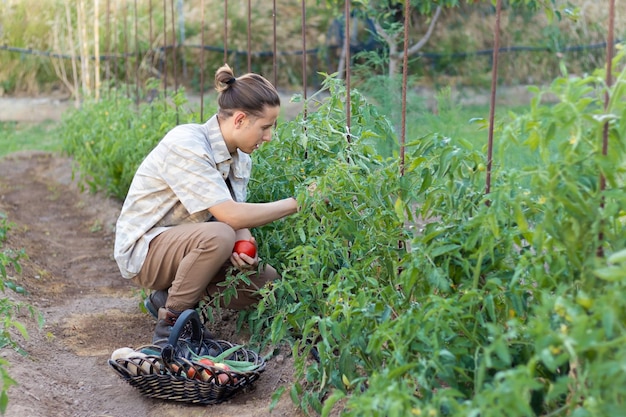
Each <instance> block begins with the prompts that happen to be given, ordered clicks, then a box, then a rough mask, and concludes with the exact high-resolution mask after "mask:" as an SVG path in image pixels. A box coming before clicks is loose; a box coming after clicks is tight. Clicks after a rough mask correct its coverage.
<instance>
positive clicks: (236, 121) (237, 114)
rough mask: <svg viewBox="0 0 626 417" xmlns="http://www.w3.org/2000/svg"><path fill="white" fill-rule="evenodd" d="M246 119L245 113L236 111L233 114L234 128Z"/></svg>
mask: <svg viewBox="0 0 626 417" xmlns="http://www.w3.org/2000/svg"><path fill="white" fill-rule="evenodd" d="M245 119H246V114H245V113H244V112H242V111H236V112H235V114H234V115H233V123H234V125H235V128H239V127H241V126H242V124H243V122H244V120H245Z"/></svg>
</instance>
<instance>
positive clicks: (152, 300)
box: [143, 290, 167, 319]
mask: <svg viewBox="0 0 626 417" xmlns="http://www.w3.org/2000/svg"><path fill="white" fill-rule="evenodd" d="M166 302H167V290H157V291H152V292H151V293H150V294H149V295H148V296H147V297H146V299H145V300H143V305H144V306H145V307H146V310H148V313H150V315H151V316H152V317H154V318H155V319H158V318H159V317H158V316H159V309H160V308H163V307H165V303H166Z"/></svg>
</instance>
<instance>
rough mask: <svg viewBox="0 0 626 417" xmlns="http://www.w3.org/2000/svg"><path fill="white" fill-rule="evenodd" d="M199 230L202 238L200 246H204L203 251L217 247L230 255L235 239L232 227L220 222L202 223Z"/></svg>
mask: <svg viewBox="0 0 626 417" xmlns="http://www.w3.org/2000/svg"><path fill="white" fill-rule="evenodd" d="M201 228H202V229H203V232H202V233H203V236H204V239H202V243H201V246H204V249H206V248H208V247H213V248H215V247H217V248H222V249H223V250H224V252H225V253H228V254H229V255H230V254H231V253H232V249H233V247H234V246H235V239H236V234H235V230H234V229H233V228H232V227H230V226H229V225H227V224H226V223H222V222H208V223H203V224H202V226H201Z"/></svg>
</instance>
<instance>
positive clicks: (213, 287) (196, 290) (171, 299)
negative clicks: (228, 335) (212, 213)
mask: <svg viewBox="0 0 626 417" xmlns="http://www.w3.org/2000/svg"><path fill="white" fill-rule="evenodd" d="M234 245H235V231H234V230H233V229H232V228H231V227H230V226H228V225H227V224H226V223H221V222H217V221H214V222H206V223H191V224H183V225H179V226H175V227H172V228H170V229H168V230H166V231H165V232H163V233H161V234H160V235H158V236H157V237H155V238H154V239H153V240H152V241H151V242H150V248H149V250H148V255H147V257H146V260H145V262H144V264H143V266H142V268H141V271H140V272H139V274H138V275H137V276H136V277H134V278H133V282H135V284H137V285H139V286H141V287H143V288H147V289H152V290H167V289H169V290H168V297H167V304H166V307H167V308H169V309H171V310H174V311H183V310H186V309H189V308H195V307H196V305H197V304H198V302H199V301H200V300H202V299H203V298H204V297H205V296H207V295H208V296H216V295H218V294H219V293H220V292H222V291H224V287H221V286H218V285H217V284H219V283H220V282H223V281H224V280H225V279H226V272H227V269H228V267H229V266H230V265H231V263H230V255H231V254H232V251H233V247H234ZM249 278H250V280H251V285H243V284H242V286H240V287H238V288H237V297H236V298H232V299H231V300H230V303H229V304H228V305H223V303H222V306H223V307H226V308H230V309H235V310H243V309H245V308H246V307H249V306H250V305H253V304H256V303H257V302H258V301H259V298H260V297H259V294H258V290H259V288H261V287H263V286H264V285H265V284H266V283H267V282H269V281H272V280H275V279H277V278H279V276H278V273H277V272H276V270H275V269H274V268H272V267H271V266H269V265H266V266H264V268H263V270H259V271H258V272H257V273H256V274H254V275H251V276H250V277H249Z"/></svg>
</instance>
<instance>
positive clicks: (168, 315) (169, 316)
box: [152, 307, 215, 348]
mask: <svg viewBox="0 0 626 417" xmlns="http://www.w3.org/2000/svg"><path fill="white" fill-rule="evenodd" d="M180 314H181V312H177V311H172V310H170V309H167V308H165V307H161V308H159V311H158V319H157V324H156V327H155V328H154V336H153V337H152V344H153V345H156V346H159V347H161V348H162V347H164V346H165V345H167V342H168V339H169V337H170V333H172V326H174V324H175V323H176V320H177V319H178V317H179V316H180ZM202 340H215V337H214V336H213V335H212V334H211V332H209V331H208V329H207V328H206V327H205V326H204V325H203V326H202Z"/></svg>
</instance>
